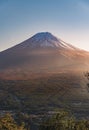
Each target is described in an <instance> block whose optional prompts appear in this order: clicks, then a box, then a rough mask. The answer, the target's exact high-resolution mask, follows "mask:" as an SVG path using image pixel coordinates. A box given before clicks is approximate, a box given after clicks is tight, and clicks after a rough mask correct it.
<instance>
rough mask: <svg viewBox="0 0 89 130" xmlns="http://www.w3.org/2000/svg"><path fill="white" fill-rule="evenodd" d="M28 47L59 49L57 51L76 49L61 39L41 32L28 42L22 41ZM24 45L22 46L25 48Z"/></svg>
mask: <svg viewBox="0 0 89 130" xmlns="http://www.w3.org/2000/svg"><path fill="white" fill-rule="evenodd" d="M22 44H25V45H27V46H28V47H31V48H34V47H36V48H38V47H41V48H46V47H51V48H59V49H76V48H75V47H73V46H72V45H70V44H68V43H66V42H64V41H62V40H61V39H59V38H57V37H56V36H54V35H53V34H51V33H49V32H41V33H37V34H35V35H34V36H32V37H31V38H29V39H28V40H26V41H24V43H22ZM25 45H24V46H25Z"/></svg>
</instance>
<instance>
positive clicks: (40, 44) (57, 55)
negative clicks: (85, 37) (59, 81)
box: [0, 32, 89, 79]
mask: <svg viewBox="0 0 89 130" xmlns="http://www.w3.org/2000/svg"><path fill="white" fill-rule="evenodd" d="M88 63H89V53H88V52H86V51H83V50H80V49H78V48H76V47H74V46H72V45H70V44H68V43H65V42H64V41H62V40H60V39H58V38H56V37H55V36H53V35H52V34H51V33H48V32H46V33H44V32H43V33H38V34H36V35H34V36H33V37H31V38H30V39H28V40H26V41H24V42H22V43H20V44H18V45H16V46H14V47H12V48H9V49H7V50H5V51H3V52H1V53H0V78H7V79H10V78H12V77H13V76H14V78H15V79H19V78H20V79H21V78H22V79H23V78H28V77H29V78H30V77H31V75H33V74H34V75H35V74H38V73H40V75H41V73H56V72H60V71H62V70H63V71H64V70H69V69H85V68H87V65H88ZM17 75H18V76H17ZM24 75H25V76H24Z"/></svg>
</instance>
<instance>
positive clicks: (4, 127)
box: [0, 114, 26, 130]
mask: <svg viewBox="0 0 89 130" xmlns="http://www.w3.org/2000/svg"><path fill="white" fill-rule="evenodd" d="M0 130H26V129H25V128H24V124H23V123H22V124H21V125H18V124H17V123H16V122H15V120H14V118H13V117H12V116H11V114H6V115H4V116H1V117H0Z"/></svg>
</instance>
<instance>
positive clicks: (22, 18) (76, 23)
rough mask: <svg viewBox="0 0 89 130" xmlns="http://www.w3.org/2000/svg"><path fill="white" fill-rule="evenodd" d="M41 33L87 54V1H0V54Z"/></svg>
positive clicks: (88, 46) (88, 40)
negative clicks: (47, 33)
mask: <svg viewBox="0 0 89 130" xmlns="http://www.w3.org/2000/svg"><path fill="white" fill-rule="evenodd" d="M45 31H46V32H47V31H48V32H51V33H53V34H54V35H56V36H57V37H59V38H61V39H62V40H64V41H65V42H68V43H71V44H73V45H75V46H76V47H79V48H82V49H86V50H88V51H89V0H0V51H2V50H4V49H6V48H9V47H11V46H14V45H16V44H18V43H20V42H22V41H23V40H25V39H28V38H29V37H31V36H32V35H34V34H35V33H37V32H45Z"/></svg>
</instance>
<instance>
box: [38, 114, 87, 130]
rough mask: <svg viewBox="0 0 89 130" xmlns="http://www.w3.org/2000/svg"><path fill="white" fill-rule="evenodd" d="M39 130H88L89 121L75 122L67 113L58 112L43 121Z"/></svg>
mask: <svg viewBox="0 0 89 130" xmlns="http://www.w3.org/2000/svg"><path fill="white" fill-rule="evenodd" d="M40 130H89V121H88V120H77V119H75V118H74V117H72V116H71V115H69V114H68V113H67V112H59V113H58V114H57V115H56V116H53V117H48V119H45V120H44V121H43V122H42V124H41V125H40Z"/></svg>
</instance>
